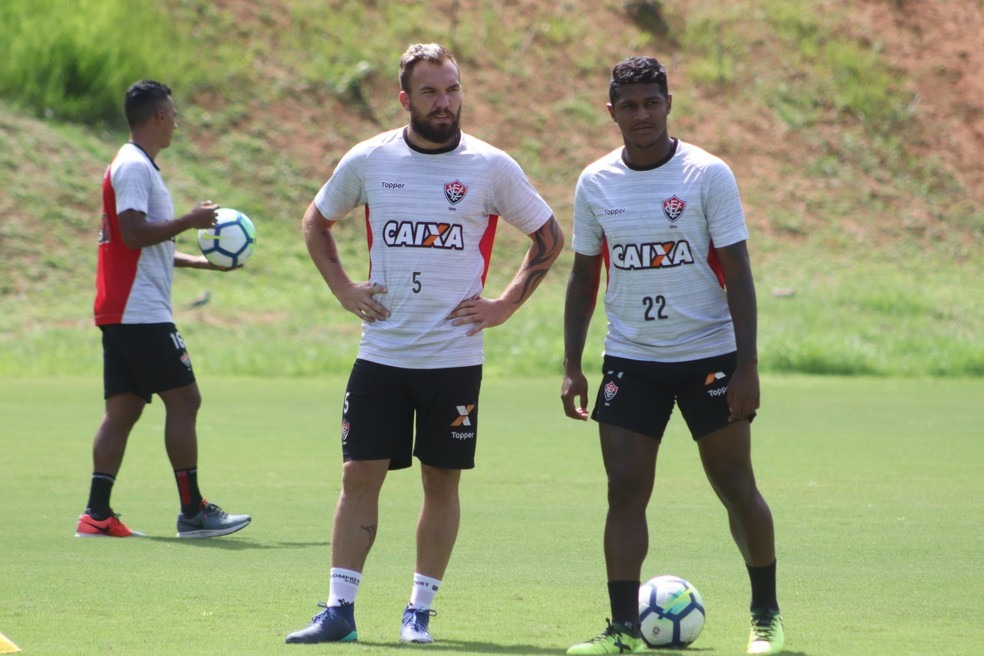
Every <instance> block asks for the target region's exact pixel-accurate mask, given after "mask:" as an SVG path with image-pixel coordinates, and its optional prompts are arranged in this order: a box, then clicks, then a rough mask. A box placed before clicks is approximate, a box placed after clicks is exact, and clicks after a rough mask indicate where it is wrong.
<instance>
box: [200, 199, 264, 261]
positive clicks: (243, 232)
mask: <svg viewBox="0 0 984 656" xmlns="http://www.w3.org/2000/svg"><path fill="white" fill-rule="evenodd" d="M215 218H216V223H215V227H214V228H208V229H203V230H199V231H198V246H199V247H200V248H201V249H202V255H204V256H205V259H207V260H208V261H209V262H211V263H212V264H214V265H215V266H219V267H225V268H231V267H237V266H240V265H242V263H243V262H245V261H246V260H247V259H249V256H250V255H252V254H253V246H255V245H256V228H255V227H254V226H253V222H252V221H250V220H249V217H248V216H246V215H245V214H243V213H242V212H240V211H238V210H234V209H230V208H228V207H220V208H219V209H217V210H216V211H215Z"/></svg>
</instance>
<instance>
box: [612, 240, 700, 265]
mask: <svg viewBox="0 0 984 656" xmlns="http://www.w3.org/2000/svg"><path fill="white" fill-rule="evenodd" d="M693 263H694V255H693V253H692V252H691V250H690V243H689V242H687V240H685V239H683V240H680V241H664V242H656V243H652V244H615V245H614V246H612V264H614V265H615V268H616V269H624V270H626V271H635V270H639V269H668V268H671V267H678V266H681V265H683V264H693Z"/></svg>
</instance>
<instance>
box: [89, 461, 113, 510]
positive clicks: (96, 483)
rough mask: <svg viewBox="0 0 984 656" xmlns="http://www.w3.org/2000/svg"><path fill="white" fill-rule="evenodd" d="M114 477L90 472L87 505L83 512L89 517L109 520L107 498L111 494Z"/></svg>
mask: <svg viewBox="0 0 984 656" xmlns="http://www.w3.org/2000/svg"><path fill="white" fill-rule="evenodd" d="M115 482H116V477H115V476H113V475H112V474H107V473H105V472H92V482H91V483H90V484H89V503H87V504H86V508H85V512H86V514H87V515H89V517H92V518H93V519H95V520H98V521H102V520H104V519H109V516H110V515H111V514H112V512H113V511H112V510H110V509H109V496H110V495H111V494H112V493H113V483H115Z"/></svg>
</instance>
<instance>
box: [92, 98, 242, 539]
mask: <svg viewBox="0 0 984 656" xmlns="http://www.w3.org/2000/svg"><path fill="white" fill-rule="evenodd" d="M124 107H125V111H126V119H127V122H128V123H129V125H130V141H129V142H127V143H125V144H123V146H122V147H121V148H120V150H119V152H118V153H117V154H116V157H115V158H114V159H113V162H112V164H110V165H109V167H107V169H106V174H105V176H104V177H103V189H102V198H103V217H102V231H101V233H100V236H99V256H98V264H97V269H96V301H95V305H94V311H95V321H96V325H97V326H99V328H100V330H101V331H102V344H103V387H104V396H105V399H106V414H105V416H104V417H103V420H102V423H100V425H99V429H98V430H97V431H96V437H95V440H94V442H93V446H92V461H93V474H92V481H91V484H90V489H89V502H88V505H87V507H86V511H85V512H84V513H83V514H82V515H81V516H80V517H79V520H78V524H77V528H76V531H75V535H76V536H77V537H131V536H133V535H142V534H141V533H139V532H138V531H132V530H130V528H129V527H127V526H126V525H125V524H124V523H123V522H121V521H120V520H119V517H118V516H117V515H116V514H115V513H114V512H113V510H112V508H111V507H110V505H109V500H110V494H111V492H112V489H113V484H114V483H115V481H116V475H117V473H118V472H119V469H120V465H121V464H122V462H123V453H124V451H125V450H126V443H127V439H128V438H129V436H130V431H131V430H132V429H133V427H134V425H135V424H136V423H137V420H138V419H140V415H141V414H142V413H143V409H144V406H146V404H148V403H150V400H151V398H152V397H153V395H154V394H157V395H158V396H160V397H161V400H162V401H163V403H164V409H165V413H166V420H165V426H164V443H165V446H166V448H167V455H168V459H169V460H170V461H171V467H172V468H173V469H174V477H175V481H176V482H177V485H178V496H179V500H180V504H181V512H180V513H179V514H178V522H177V527H178V537H182V538H206V537H216V536H219V535H227V534H229V533H233V532H235V531H238V530H240V529H242V528H245V527H246V525H247V524H249V522H250V517H249V515H229V514H228V513H226V512H225V511H223V510H222V509H221V508H219V507H218V506H216V505H215V504H213V503H209V502H208V501H206V500H205V499H204V498H203V497H202V494H201V491H200V490H199V487H198V436H197V432H196V417H197V414H198V408H199V406H200V405H201V402H202V399H201V393H200V392H199V390H198V384H197V383H196V382H195V374H194V372H193V371H192V368H191V359H190V357H189V356H188V351H187V349H186V348H185V343H184V340H183V339H182V338H181V335H180V334H179V333H178V330H177V328H175V326H174V319H173V316H172V313H171V280H172V277H173V275H174V267H192V268H196V269H209V270H213V271H219V270H222V269H220V268H219V267H216V266H214V265H212V264H210V263H209V262H208V260H206V259H205V257H204V256H202V255H197V256H196V255H188V254H185V253H180V252H177V251H176V250H175V247H174V238H175V236H176V235H178V234H179V233H181V232H184V231H185V230H194V229H198V228H208V227H210V226H213V225H215V210H216V209H218V205H216V204H215V203H212V202H211V201H205V202H203V203H199V204H198V205H196V206H195V207H194V208H192V210H191V211H190V212H188V214H185V215H184V216H181V217H179V218H174V205H173V204H172V202H171V195H170V193H168V190H167V187H166V186H165V185H164V180H163V178H161V174H160V170H159V169H158V168H157V163H156V161H155V159H156V157H157V155H158V153H160V151H161V150H163V149H165V148H167V147H168V146H170V145H171V137H172V135H173V134H174V130H175V129H176V128H177V115H178V112H177V109H176V108H175V105H174V99H173V98H172V97H171V89H170V88H168V87H167V86H166V85H164V84H161V83H159V82H154V81H152V80H142V81H140V82H136V83H134V84H133V85H131V86H130V88H129V89H127V92H126V100H125V103H124Z"/></svg>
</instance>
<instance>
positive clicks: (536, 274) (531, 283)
mask: <svg viewBox="0 0 984 656" xmlns="http://www.w3.org/2000/svg"><path fill="white" fill-rule="evenodd" d="M548 268H549V267H548ZM545 275H547V268H543V269H538V270H536V271H530V275H529V276H528V277H527V278H526V282H524V283H523V288H522V293H521V294H520V296H519V299H517V300H516V301H515V304H516V305H520V304H522V302H523V301H525V300H526V299H527V297H529V295H530V294H532V293H533V290H534V289H536V288H537V286H538V285H539V284H540V281H541V280H543V277H544V276H545Z"/></svg>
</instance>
